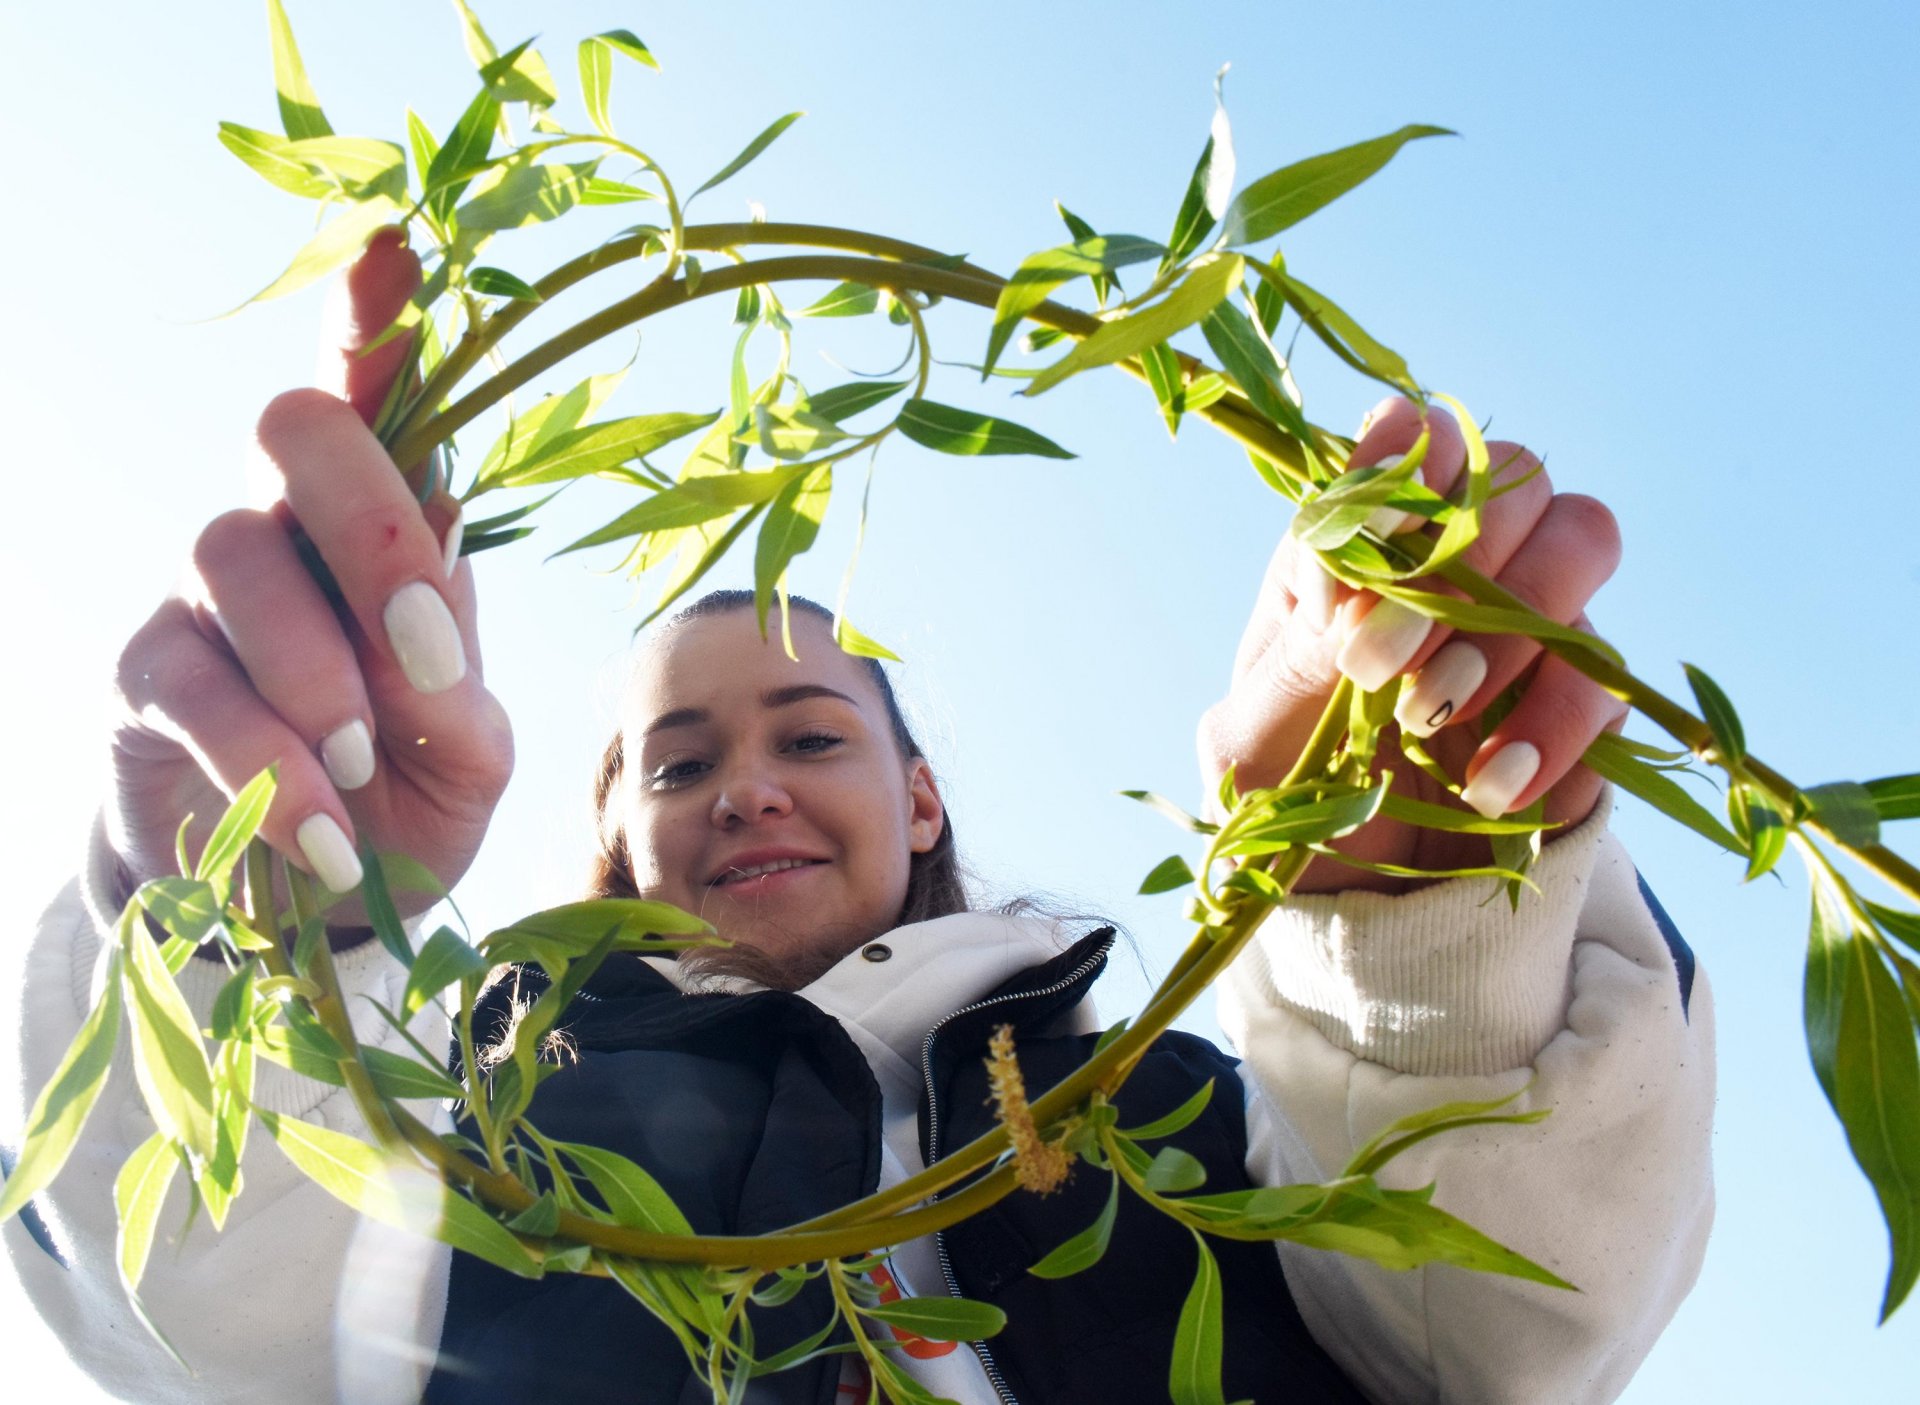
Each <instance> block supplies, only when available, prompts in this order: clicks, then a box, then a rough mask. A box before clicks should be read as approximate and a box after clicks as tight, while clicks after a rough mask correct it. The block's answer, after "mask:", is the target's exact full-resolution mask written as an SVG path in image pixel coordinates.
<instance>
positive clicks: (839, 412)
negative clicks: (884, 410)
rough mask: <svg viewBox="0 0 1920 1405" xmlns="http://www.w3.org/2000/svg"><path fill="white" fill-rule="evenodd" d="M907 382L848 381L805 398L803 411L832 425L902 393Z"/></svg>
mask: <svg viewBox="0 0 1920 1405" xmlns="http://www.w3.org/2000/svg"><path fill="white" fill-rule="evenodd" d="M909 384H911V382H908V381H849V382H848V383H847V384H846V385H836V386H833V387H831V388H829V389H827V390H823V391H820V392H819V393H818V394H815V395H809V396H808V397H807V398H806V406H807V409H808V410H810V411H812V412H813V413H814V414H816V415H819V416H821V417H822V418H824V419H829V420H833V421H835V422H836V423H838V422H840V421H842V420H850V419H852V418H853V417H854V416H855V415H857V414H859V413H860V412H861V411H862V410H871V409H872V408H873V407H874V406H875V405H879V404H883V403H884V402H886V401H888V400H891V399H892V398H893V397H894V396H896V395H898V394H899V393H900V392H901V391H903V390H905V389H906V388H907V386H908V385H909Z"/></svg>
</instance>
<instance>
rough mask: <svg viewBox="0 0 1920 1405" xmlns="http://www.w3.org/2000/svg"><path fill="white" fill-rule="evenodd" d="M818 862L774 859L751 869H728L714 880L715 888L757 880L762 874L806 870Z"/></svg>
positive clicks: (812, 860)
mask: <svg viewBox="0 0 1920 1405" xmlns="http://www.w3.org/2000/svg"><path fill="white" fill-rule="evenodd" d="M816 862H818V860H815V859H775V860H774V861H773V862H772V863H760V864H755V865H754V866H753V867H752V868H730V869H728V870H727V871H726V872H725V873H724V874H722V875H721V876H720V877H719V878H716V879H715V880H714V883H715V885H716V886H721V885H725V884H728V883H744V882H746V881H747V879H749V878H758V877H760V876H761V875H762V874H764V873H780V872H782V871H783V870H785V869H789V868H806V867H807V866H808V865H810V864H813V863H816Z"/></svg>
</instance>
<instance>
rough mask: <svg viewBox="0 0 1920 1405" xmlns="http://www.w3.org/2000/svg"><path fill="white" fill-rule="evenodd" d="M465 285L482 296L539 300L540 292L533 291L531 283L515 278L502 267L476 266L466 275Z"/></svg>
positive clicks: (525, 300) (518, 300)
mask: <svg viewBox="0 0 1920 1405" xmlns="http://www.w3.org/2000/svg"><path fill="white" fill-rule="evenodd" d="M467 286H468V287H469V288H471V289H473V291H474V292H476V293H479V294H480V295H482V296H483V297H490V298H512V299H514V300H515V301H516V302H539V301H541V298H540V294H539V293H537V292H535V291H534V288H533V285H532V284H531V283H528V282H526V281H525V280H524V279H520V278H516V277H515V276H514V275H513V274H511V273H509V272H507V271H506V269H504V268H488V267H485V266H482V267H480V268H476V269H474V270H473V271H472V272H471V273H469V274H468V275H467Z"/></svg>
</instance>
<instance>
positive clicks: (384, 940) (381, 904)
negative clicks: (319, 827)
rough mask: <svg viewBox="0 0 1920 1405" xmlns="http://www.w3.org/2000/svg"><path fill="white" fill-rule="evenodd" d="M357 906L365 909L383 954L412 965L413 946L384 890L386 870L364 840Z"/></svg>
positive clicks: (375, 852) (376, 852)
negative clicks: (358, 902) (359, 904)
mask: <svg viewBox="0 0 1920 1405" xmlns="http://www.w3.org/2000/svg"><path fill="white" fill-rule="evenodd" d="M360 875H361V876H360V903H361V905H362V906H363V907H365V908H366V910H367V923H368V925H369V926H371V927H372V928H373V934H374V936H376V937H378V938H379V939H380V945H381V946H384V947H385V948H386V949H387V954H388V955H389V956H391V957H392V958H393V959H394V960H395V961H398V962H399V963H400V964H401V965H402V966H411V965H413V943H411V942H410V941H408V940H407V929H406V927H405V926H404V925H403V924H402V923H401V921H400V911H399V909H398V908H396V907H395V906H394V905H393V894H391V893H390V892H388V891H387V871H386V869H385V868H383V867H382V866H381V863H380V851H379V850H377V849H375V848H374V847H373V845H372V844H371V843H369V842H367V841H364V840H363V841H362V842H361V844H360Z"/></svg>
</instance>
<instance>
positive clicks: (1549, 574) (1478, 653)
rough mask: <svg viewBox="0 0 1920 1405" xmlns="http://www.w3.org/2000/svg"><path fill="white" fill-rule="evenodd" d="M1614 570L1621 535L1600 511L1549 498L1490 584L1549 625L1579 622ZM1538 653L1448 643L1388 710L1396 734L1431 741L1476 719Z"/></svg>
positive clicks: (1513, 646)
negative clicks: (1550, 622)
mask: <svg viewBox="0 0 1920 1405" xmlns="http://www.w3.org/2000/svg"><path fill="white" fill-rule="evenodd" d="M1619 565H1620V527H1619V523H1618V522H1617V521H1616V520H1615V518H1614V515H1613V513H1612V512H1611V511H1610V510H1608V508H1607V506H1606V504H1604V503H1602V502H1600V501H1598V500H1597V499H1594V498H1590V497H1587V496H1585V495H1583V494H1579V493H1562V494H1560V495H1559V496H1557V497H1555V498H1553V500H1552V501H1551V502H1550V503H1549V504H1548V505H1547V508H1546V510H1545V511H1544V512H1543V513H1542V514H1541V516H1540V519H1539V522H1538V523H1537V524H1536V525H1535V526H1534V527H1533V529H1532V530H1531V531H1530V532H1529V533H1528V534H1527V537H1526V540H1525V542H1524V543H1523V544H1522V545H1521V546H1520V547H1519V548H1518V549H1517V550H1516V551H1514V552H1513V554H1512V555H1511V556H1510V557H1508V558H1507V560H1506V562H1505V564H1504V565H1503V567H1502V568H1501V569H1500V570H1499V572H1498V573H1497V575H1496V576H1495V579H1496V580H1497V582H1498V583H1499V584H1500V585H1501V586H1503V587H1504V588H1505V589H1507V590H1508V591H1510V592H1511V593H1512V594H1514V595H1515V596H1518V597H1519V598H1520V599H1521V600H1522V601H1524V602H1526V603H1527V604H1528V605H1530V606H1532V607H1533V608H1534V609H1535V610H1537V611H1539V612H1540V613H1541V614H1543V615H1545V616H1546V617H1547V618H1548V619H1551V620H1554V621H1555V622H1557V623H1560V624H1566V623H1568V622H1570V621H1573V620H1576V619H1578V618H1580V615H1581V612H1582V611H1583V610H1585V609H1586V607H1587V602H1588V601H1590V600H1591V599H1592V598H1593V596H1594V594H1595V593H1596V592H1597V591H1598V590H1599V589H1600V587H1601V586H1602V585H1604V584H1606V582H1607V580H1608V579H1609V578H1610V577H1611V576H1612V575H1613V573H1614V571H1615V570H1616V569H1617V568H1618V567H1619ZM1539 655H1540V646H1539V645H1538V644H1537V643H1535V642H1534V641H1533V640H1532V639H1529V638H1527V637H1526V636H1525V635H1520V634H1479V635H1474V636H1472V637H1470V638H1466V637H1460V636H1454V637H1453V638H1451V639H1449V640H1448V641H1447V642H1446V644H1445V645H1444V646H1443V647H1440V648H1439V649H1438V651H1437V652H1434V653H1432V654H1431V655H1430V656H1427V657H1425V658H1424V659H1423V660H1422V661H1421V662H1420V663H1419V666H1418V670H1417V671H1416V672H1415V673H1414V675H1413V676H1412V678H1411V679H1410V680H1409V682H1408V683H1407V684H1406V686H1405V687H1403V688H1402V689H1401V693H1400V698H1399V701H1398V702H1397V704H1396V705H1395V708H1394V718H1395V720H1396V721H1398V722H1399V724H1400V726H1401V727H1402V728H1403V729H1404V730H1406V731H1409V732H1411V733H1413V734H1414V735H1415V736H1419V737H1427V736H1432V735H1433V733H1434V732H1436V731H1438V730H1439V729H1440V728H1441V727H1443V726H1448V725H1451V724H1453V723H1457V722H1463V721H1466V720H1467V719H1469V718H1472V717H1476V716H1478V715H1479V714H1480V712H1481V711H1482V710H1483V709H1485V708H1486V706H1487V705H1488V704H1489V703H1490V702H1492V701H1493V700H1494V699H1495V698H1497V697H1499V696H1500V694H1501V693H1502V692H1503V691H1504V690H1505V689H1506V688H1507V687H1508V686H1509V685H1510V684H1511V683H1512V682H1513V681H1514V680H1515V679H1516V678H1518V677H1520V675H1521V674H1522V673H1523V672H1524V671H1525V670H1526V669H1527V668H1528V667H1529V666H1530V665H1531V664H1532V663H1533V661H1534V660H1535V659H1536V658H1538V657H1539Z"/></svg>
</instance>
